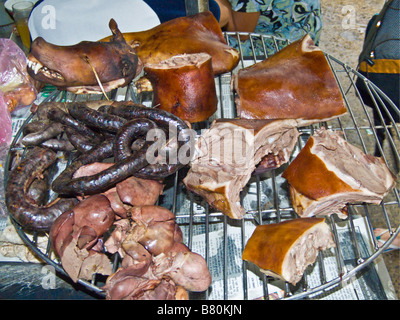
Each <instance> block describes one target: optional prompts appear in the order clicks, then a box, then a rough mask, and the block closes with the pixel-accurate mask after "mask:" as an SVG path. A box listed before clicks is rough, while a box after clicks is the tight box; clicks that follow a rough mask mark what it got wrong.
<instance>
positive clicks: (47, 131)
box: [21, 122, 64, 147]
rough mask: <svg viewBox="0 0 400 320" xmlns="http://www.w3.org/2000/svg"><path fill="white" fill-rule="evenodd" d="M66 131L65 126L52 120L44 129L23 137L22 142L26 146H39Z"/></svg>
mask: <svg viewBox="0 0 400 320" xmlns="http://www.w3.org/2000/svg"><path fill="white" fill-rule="evenodd" d="M63 131H64V126H63V125H62V124H61V123H58V122H50V123H49V124H48V125H47V126H45V127H44V128H42V130H39V131H36V132H32V133H29V134H27V135H25V136H24V137H22V139H21V143H22V144H23V145H24V146H27V147H28V146H38V145H40V144H41V143H42V142H44V141H47V140H49V139H52V138H54V137H57V136H58V135H59V134H61V133H62V132H63Z"/></svg>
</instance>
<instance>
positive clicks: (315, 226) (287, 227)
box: [242, 218, 335, 285]
mask: <svg viewBox="0 0 400 320" xmlns="http://www.w3.org/2000/svg"><path fill="white" fill-rule="evenodd" d="M334 246H335V242H334V240H333V236H332V233H331V231H330V228H329V226H328V225H327V224H326V223H325V219H324V218H304V219H294V220H289V221H283V222H280V223H273V224H265V225H259V226H257V227H256V229H255V230H254V232H253V234H252V235H251V237H250V239H249V240H248V242H247V244H246V246H245V248H244V250H243V254H242V259H243V260H246V261H250V262H252V263H254V264H255V265H256V266H258V267H259V268H260V270H261V271H262V272H264V273H265V274H267V275H270V276H273V277H275V278H280V279H283V280H285V281H288V282H290V283H292V284H293V285H295V284H296V283H297V282H299V281H300V280H301V278H302V277H303V274H304V271H305V269H306V268H307V267H308V266H309V265H311V264H313V263H314V262H315V260H316V258H317V255H318V253H319V251H322V250H326V249H328V248H331V247H334Z"/></svg>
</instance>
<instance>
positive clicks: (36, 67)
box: [33, 63, 42, 74]
mask: <svg viewBox="0 0 400 320" xmlns="http://www.w3.org/2000/svg"><path fill="white" fill-rule="evenodd" d="M41 67H42V65H41V64H40V63H36V65H35V68H34V69H33V71H34V72H35V74H37V73H38V71H39V69H40V68H41Z"/></svg>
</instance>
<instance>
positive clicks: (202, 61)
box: [144, 53, 218, 123]
mask: <svg viewBox="0 0 400 320" xmlns="http://www.w3.org/2000/svg"><path fill="white" fill-rule="evenodd" d="M144 71H145V72H146V73H147V78H148V79H149V81H150V82H151V84H152V87H153V106H154V107H157V108H160V109H163V110H166V111H168V112H170V113H172V114H174V115H176V116H178V117H179V118H181V119H182V120H186V121H188V122H191V123H193V122H200V121H204V120H207V119H208V118H209V117H210V116H211V115H213V114H214V112H215V111H217V104H218V98H217V93H216V89H215V82H214V74H213V69H212V63H211V56H210V55H208V54H205V53H199V54H188V55H178V56H175V57H172V58H171V59H168V60H166V61H163V62H161V63H159V64H149V65H147V66H145V68H144Z"/></svg>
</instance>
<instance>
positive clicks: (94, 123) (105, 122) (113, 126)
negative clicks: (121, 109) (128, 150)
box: [67, 103, 126, 132]
mask: <svg viewBox="0 0 400 320" xmlns="http://www.w3.org/2000/svg"><path fill="white" fill-rule="evenodd" d="M67 109H68V112H69V114H70V115H71V116H72V117H74V118H75V119H77V120H79V121H82V122H83V123H85V124H86V125H87V126H89V127H93V128H97V129H101V130H106V131H110V132H117V131H118V130H119V129H120V128H121V127H122V126H123V125H124V124H125V123H126V120H125V119H123V118H121V117H119V116H116V115H113V114H109V113H107V112H101V111H99V110H94V109H91V108H89V107H87V106H86V105H85V104H84V103H70V104H68V105H67Z"/></svg>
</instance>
